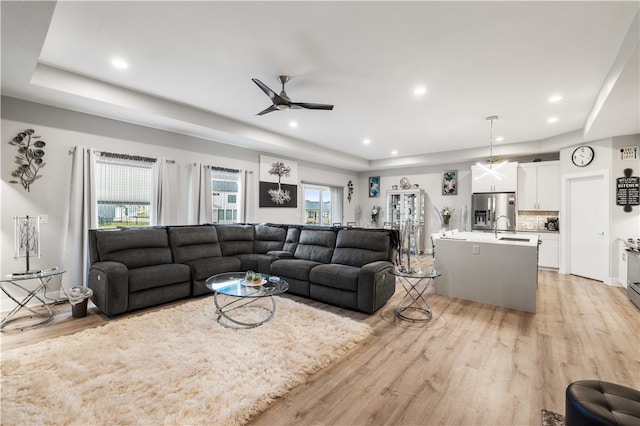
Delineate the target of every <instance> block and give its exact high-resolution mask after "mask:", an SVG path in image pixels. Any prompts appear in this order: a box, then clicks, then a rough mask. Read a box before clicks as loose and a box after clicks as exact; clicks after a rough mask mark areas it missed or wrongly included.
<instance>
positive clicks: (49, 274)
mask: <svg viewBox="0 0 640 426" xmlns="http://www.w3.org/2000/svg"><path fill="white" fill-rule="evenodd" d="M64 272H65V271H64V269H59V268H58V267H53V268H50V269H45V270H42V271H37V272H31V273H23V274H10V275H7V276H6V278H5V279H2V280H0V290H2V292H3V293H4V294H6V295H7V296H8V297H9V298H10V299H11V300H13V301H14V302H15V303H16V307H15V308H13V309H12V310H11V311H9V313H8V314H7V315H5V316H4V318H2V322H0V330H2V331H9V330H27V329H30V328H36V327H40V326H42V325H45V324H48V323H50V322H51V320H53V311H52V310H51V308H50V307H49V305H48V304H47V302H46V301H45V300H44V299H43V298H42V297H41V296H40V295H39V293H40V291H41V290H43V289H44V288H45V287H46V286H47V284H48V283H49V281H51V280H52V279H53V278H54V277H57V276H58V275H62V274H64ZM27 280H38V281H39V282H38V284H37V285H36V286H35V287H34V288H33V289H31V290H30V289H29V288H27V287H26V286H25V285H24V284H25V283H24V282H23V281H27ZM16 289H17V290H18V291H19V292H21V293H23V296H22V298H19V297H18V296H16V295H15V294H14V291H15V290H16ZM11 290H14V291H11ZM33 299H35V300H37V301H38V302H39V303H38V304H35V305H29V302H30V301H31V300H33ZM21 309H26V310H27V311H29V312H31V314H30V315H29V314H27V315H23V316H20V317H16V316H15V315H16V314H17V313H18V311H20V310H21ZM27 318H38V319H39V320H38V321H37V322H35V323H31V324H28V325H25V326H22V327H15V328H7V329H5V327H6V326H7V325H9V324H10V323H12V322H14V321H16V322H17V321H19V320H25V319H27Z"/></svg>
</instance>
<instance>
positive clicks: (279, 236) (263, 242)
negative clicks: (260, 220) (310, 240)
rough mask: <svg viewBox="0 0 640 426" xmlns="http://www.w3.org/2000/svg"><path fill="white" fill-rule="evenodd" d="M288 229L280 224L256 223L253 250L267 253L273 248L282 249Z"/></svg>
mask: <svg viewBox="0 0 640 426" xmlns="http://www.w3.org/2000/svg"><path fill="white" fill-rule="evenodd" d="M286 236H287V229H286V228H283V227H280V226H270V225H264V224H260V225H256V227H255V240H254V242H253V252H254V253H259V254H266V253H267V252H269V251H272V250H276V251H279V250H282V247H283V246H284V240H285V237H286Z"/></svg>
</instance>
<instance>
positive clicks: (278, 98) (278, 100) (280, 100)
mask: <svg viewBox="0 0 640 426" xmlns="http://www.w3.org/2000/svg"><path fill="white" fill-rule="evenodd" d="M289 79H290V78H289V76H286V75H280V76H278V80H280V83H282V91H281V92H280V94H279V95H278V94H277V93H276V92H274V91H273V90H271V89H269V88H268V87H267V85H266V84H264V83H263V82H261V81H260V80H258V79H257V78H252V79H251V80H253V82H254V83H255V84H257V85H258V87H259V88H261V89H262V91H263V92H264V93H266V94H267V96H268V97H269V99H271V102H273V105H271V106H270V107H269V108H267V109H265V110H264V111H260V112H259V113H257V114H256V115H264V114H266V113H268V112H272V111H283V110H286V109H324V110H329V111H331V110H332V109H333V105H326V104H311V103H308V102H291V98H289V96H288V95H287V92H285V91H284V85H285V83H286V82H287V81H289Z"/></svg>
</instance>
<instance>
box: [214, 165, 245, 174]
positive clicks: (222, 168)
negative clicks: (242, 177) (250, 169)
mask: <svg viewBox="0 0 640 426" xmlns="http://www.w3.org/2000/svg"><path fill="white" fill-rule="evenodd" d="M211 170H215V171H216V172H228V173H240V172H241V170H239V169H228V168H226V167H217V166H211Z"/></svg>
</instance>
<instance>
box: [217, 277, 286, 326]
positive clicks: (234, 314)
mask: <svg viewBox="0 0 640 426" xmlns="http://www.w3.org/2000/svg"><path fill="white" fill-rule="evenodd" d="M244 278H245V273H244V272H228V273H224V274H218V275H214V276H212V277H209V278H207V280H206V281H205V286H206V287H207V288H208V289H209V290H211V291H212V292H213V302H214V303H215V305H216V314H217V315H218V323H220V324H222V325H224V326H225V327H232V328H253V327H257V326H259V325H262V324H264V323H265V322H267V321H269V320H270V319H271V318H273V315H275V313H276V299H275V298H274V297H273V296H277V295H279V294H282V293H284V292H286V291H287V290H289V284H288V283H287V282H286V281H284V280H282V279H279V278H278V277H273V276H271V275H266V274H262V281H261V282H259V283H247V282H246V281H245V279H244ZM222 295H223V296H230V298H231V300H229V301H226V300H222V304H221V299H220V297H219V296H222ZM266 298H269V299H270V302H271V303H270V306H269V303H267V306H264V304H265V303H262V304H260V303H257V302H259V301H264V300H265V299H266Z"/></svg>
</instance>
